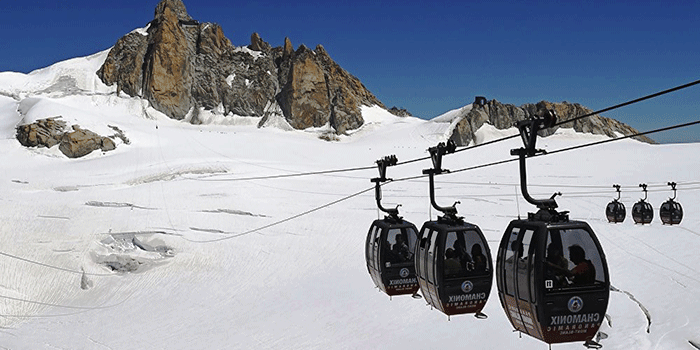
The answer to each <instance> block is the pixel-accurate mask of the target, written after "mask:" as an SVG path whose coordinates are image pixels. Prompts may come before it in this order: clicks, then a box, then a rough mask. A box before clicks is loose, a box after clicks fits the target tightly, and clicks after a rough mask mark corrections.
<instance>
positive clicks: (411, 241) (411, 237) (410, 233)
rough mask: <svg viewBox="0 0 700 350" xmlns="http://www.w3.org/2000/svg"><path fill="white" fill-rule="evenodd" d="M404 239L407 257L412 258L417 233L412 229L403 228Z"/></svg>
mask: <svg viewBox="0 0 700 350" xmlns="http://www.w3.org/2000/svg"><path fill="white" fill-rule="evenodd" d="M404 231H405V237H406V239H407V240H408V253H409V257H410V258H413V254H414V253H415V251H416V241H418V233H417V232H416V230H414V229H413V228H412V227H406V228H404Z"/></svg>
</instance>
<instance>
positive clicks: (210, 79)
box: [97, 0, 384, 133]
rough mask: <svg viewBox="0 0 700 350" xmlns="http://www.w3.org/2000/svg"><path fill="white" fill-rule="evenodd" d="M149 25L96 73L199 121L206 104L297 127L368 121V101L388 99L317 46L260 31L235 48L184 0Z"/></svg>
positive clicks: (169, 4) (339, 128)
mask: <svg viewBox="0 0 700 350" xmlns="http://www.w3.org/2000/svg"><path fill="white" fill-rule="evenodd" d="M154 17H155V18H154V19H153V20H152V21H151V22H150V23H149V25H148V27H147V30H146V31H135V32H132V33H129V34H127V35H125V36H124V37H122V38H121V39H119V40H118V41H117V43H116V44H115V45H114V47H113V48H112V49H111V50H110V52H109V55H108V57H107V59H106V60H105V62H104V64H103V65H102V67H101V68H100V69H99V71H98V72H97V74H98V76H99V77H100V79H102V81H103V82H104V83H105V84H107V85H114V84H116V87H117V92H118V93H121V92H123V93H126V94H128V95H129V96H138V97H143V98H145V99H148V101H149V102H150V103H151V105H152V106H153V107H154V108H156V109H157V110H159V111H161V112H163V113H164V114H166V115H168V116H169V117H170V118H173V119H185V118H187V117H188V116H189V117H190V119H189V121H190V122H192V123H198V122H199V120H198V118H197V115H198V113H197V111H198V109H199V108H204V109H206V110H216V111H218V112H220V113H222V114H224V115H229V114H235V115H239V116H252V117H263V118H262V120H261V123H260V125H264V124H265V122H266V121H267V119H268V118H270V117H272V116H275V115H276V114H281V116H282V117H283V118H284V119H285V120H286V121H287V122H288V123H289V124H290V125H291V126H292V127H294V128H296V129H306V128H309V127H319V126H324V125H326V124H329V125H330V126H331V127H332V128H334V130H335V131H336V133H344V132H345V131H347V130H352V129H356V128H359V127H360V126H362V124H363V122H364V121H363V120H362V114H361V111H360V107H361V106H362V105H380V106H382V107H384V106H383V104H382V103H381V102H380V101H379V100H378V99H377V98H376V97H375V96H374V95H373V94H372V93H371V92H369V91H368V90H367V89H366V88H365V87H364V85H362V83H361V82H360V81H359V79H357V78H355V77H354V76H352V75H351V74H349V73H348V72H346V71H345V70H344V69H342V68H341V67H340V66H339V65H338V64H337V63H336V62H334V61H333V60H332V59H331V58H330V56H329V55H328V53H327V52H326V51H325V49H324V48H323V47H322V46H321V45H318V46H317V47H316V49H315V50H310V49H309V48H307V47H306V46H304V45H301V46H299V48H298V49H296V50H294V47H293V46H292V43H291V41H290V40H289V38H286V39H285V42H284V46H283V47H275V48H273V47H271V46H270V44H268V43H267V42H265V41H264V40H263V39H262V38H261V37H260V36H259V35H258V34H257V33H253V34H252V35H251V38H250V45H248V46H247V47H236V46H234V45H233V44H231V41H230V40H229V39H228V38H226V36H224V33H223V30H222V29H221V27H220V26H219V25H217V24H213V23H200V22H198V21H196V20H194V19H192V18H191V17H190V16H189V15H188V14H187V10H186V9H185V5H184V4H183V3H182V1H180V0H162V1H160V2H159V3H158V5H157V6H156V10H155V16H154Z"/></svg>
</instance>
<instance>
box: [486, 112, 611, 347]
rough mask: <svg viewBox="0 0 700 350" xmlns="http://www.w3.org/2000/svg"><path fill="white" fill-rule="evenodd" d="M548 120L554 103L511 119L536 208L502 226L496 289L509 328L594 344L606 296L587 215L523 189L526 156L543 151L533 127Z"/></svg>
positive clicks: (550, 339) (552, 119)
mask: <svg viewBox="0 0 700 350" xmlns="http://www.w3.org/2000/svg"><path fill="white" fill-rule="evenodd" d="M555 123H556V113H555V112H554V111H553V110H545V111H544V115H543V116H542V117H538V118H533V119H529V120H523V121H520V122H518V123H516V126H517V127H518V129H519V131H520V136H521V138H522V139H523V144H524V146H525V147H523V148H520V149H513V150H511V154H512V155H517V156H518V158H519V159H518V160H519V164H520V187H521V191H522V194H523V197H524V198H525V200H527V202H528V203H530V204H533V205H535V206H537V208H539V211H538V212H537V213H534V214H533V213H528V217H527V220H520V219H518V220H513V221H511V222H510V224H509V225H508V227H507V228H506V231H505V232H504V234H503V238H502V239H501V243H500V245H499V247H498V254H497V257H496V284H497V286H498V296H499V299H500V300H501V306H502V307H503V310H504V311H505V313H506V316H507V317H508V319H509V320H510V323H511V324H512V325H513V327H514V328H515V329H516V330H518V331H520V332H522V333H526V334H529V335H531V336H533V337H535V338H537V339H540V340H542V341H544V342H546V343H549V344H553V343H565V342H575V341H584V345H585V346H587V347H600V344H598V343H596V342H595V341H594V339H593V338H594V337H595V335H596V332H598V329H599V328H600V325H601V324H602V322H603V319H604V317H605V310H606V309H607V307H608V300H609V298H610V279H609V277H608V267H607V263H606V261H605V254H604V253H603V249H602V248H601V246H600V242H598V239H597V238H596V236H595V234H594V233H593V230H592V229H591V227H590V226H589V225H588V224H587V223H585V222H583V221H569V215H568V212H561V213H560V212H557V211H556V210H555V209H556V208H557V206H558V205H557V203H556V200H555V197H556V196H558V195H561V193H555V194H554V195H552V196H551V197H550V198H548V199H535V198H532V196H530V194H529V193H528V190H527V171H526V164H525V163H526V159H527V157H532V156H535V155H537V154H539V153H543V152H544V151H542V150H538V149H536V148H535V144H536V142H537V132H538V131H539V130H540V129H541V128H543V127H552V126H554V125H555Z"/></svg>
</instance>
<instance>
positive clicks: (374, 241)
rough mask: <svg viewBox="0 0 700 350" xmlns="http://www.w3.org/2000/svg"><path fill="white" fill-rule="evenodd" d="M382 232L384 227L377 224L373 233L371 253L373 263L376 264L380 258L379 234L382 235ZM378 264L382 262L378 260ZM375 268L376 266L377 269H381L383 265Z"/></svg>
mask: <svg viewBox="0 0 700 350" xmlns="http://www.w3.org/2000/svg"><path fill="white" fill-rule="evenodd" d="M381 234H382V229H381V228H380V227H379V226H376V227H375V228H374V233H372V238H371V240H372V242H371V244H372V253H371V255H370V257H371V260H372V263H373V264H374V263H375V262H376V261H378V260H377V259H378V258H379V256H378V255H379V238H380V237H379V236H380V235H381ZM377 264H380V263H379V262H377ZM375 268H376V269H379V268H381V266H375Z"/></svg>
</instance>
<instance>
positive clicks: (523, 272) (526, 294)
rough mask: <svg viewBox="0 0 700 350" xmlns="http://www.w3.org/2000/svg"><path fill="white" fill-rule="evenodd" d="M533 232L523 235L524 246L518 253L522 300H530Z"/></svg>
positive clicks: (519, 284) (519, 293)
mask: <svg viewBox="0 0 700 350" xmlns="http://www.w3.org/2000/svg"><path fill="white" fill-rule="evenodd" d="M533 233H534V231H533V230H525V233H524V234H523V239H522V244H521V245H520V247H521V248H522V249H519V251H518V256H517V260H518V296H519V297H520V299H522V300H528V301H529V300H530V283H529V281H530V280H529V278H528V276H530V272H531V271H532V258H533V254H532V249H531V247H530V243H531V241H532V234H533Z"/></svg>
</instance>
